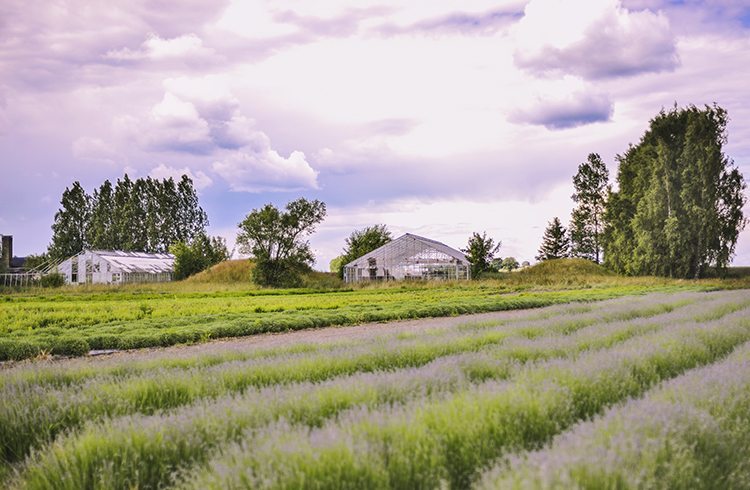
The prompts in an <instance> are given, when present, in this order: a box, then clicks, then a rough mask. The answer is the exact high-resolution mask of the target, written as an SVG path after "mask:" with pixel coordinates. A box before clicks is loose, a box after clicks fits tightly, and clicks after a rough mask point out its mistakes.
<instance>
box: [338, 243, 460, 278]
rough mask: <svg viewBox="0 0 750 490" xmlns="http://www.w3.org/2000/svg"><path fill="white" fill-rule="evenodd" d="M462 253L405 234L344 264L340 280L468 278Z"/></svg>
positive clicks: (440, 244)
mask: <svg viewBox="0 0 750 490" xmlns="http://www.w3.org/2000/svg"><path fill="white" fill-rule="evenodd" d="M469 278H470V272H469V261H468V260H467V259H466V256H465V255H464V254H462V253H461V252H459V251H458V250H455V249H453V248H451V247H449V246H448V245H446V244H444V243H440V242H438V241H435V240H430V239H429V238H424V237H421V236H417V235H412V234H411V233H407V234H405V235H403V236H400V237H399V238H396V239H395V240H393V241H391V242H389V243H387V244H385V245H383V246H382V247H380V248H376V249H375V250H373V251H372V252H370V253H368V254H365V255H363V256H362V257H359V258H358V259H355V260H353V261H351V262H349V263H348V264H345V265H344V281H346V282H348V283H353V282H362V281H389V280H401V279H444V280H446V279H469Z"/></svg>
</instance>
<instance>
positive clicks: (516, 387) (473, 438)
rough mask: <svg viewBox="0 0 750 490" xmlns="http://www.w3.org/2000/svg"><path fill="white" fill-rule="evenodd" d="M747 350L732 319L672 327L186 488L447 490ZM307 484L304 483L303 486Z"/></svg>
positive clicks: (208, 473) (258, 458)
mask: <svg viewBox="0 0 750 490" xmlns="http://www.w3.org/2000/svg"><path fill="white" fill-rule="evenodd" d="M748 340H750V319H748V318H747V316H746V315H745V314H744V312H739V313H737V314H728V315H726V316H725V317H723V318H722V319H720V320H716V321H714V322H711V323H709V324H705V323H704V324H697V323H689V324H678V325H670V326H668V327H666V328H665V329H663V330H661V331H659V332H657V333H655V334H652V335H646V336H643V337H637V338H634V339H631V340H628V341H626V342H624V343H622V344H618V345H616V346H615V347H613V348H612V349H608V350H606V351H601V352H593V353H589V354H584V355H582V356H580V357H579V358H577V359H575V360H564V359H563V360H557V361H552V362H549V363H545V364H544V366H543V367H541V366H540V367H533V366H532V367H530V368H529V369H526V370H522V372H520V373H518V374H517V375H516V376H515V377H514V379H513V381H512V382H496V381H491V382H487V383H483V384H481V385H479V386H477V387H475V388H470V389H468V390H466V391H463V392H459V393H456V394H454V395H451V396H448V397H446V398H444V399H440V400H429V401H424V400H418V401H414V402H411V403H407V404H405V405H403V406H393V407H387V408H377V409H368V408H366V407H365V408H360V409H354V410H352V411H350V412H348V413H347V414H344V415H341V416H339V417H338V418H337V420H335V421H330V422H328V423H326V424H324V425H323V426H322V427H320V428H312V429H310V428H301V427H294V426H292V425H290V424H288V423H284V422H281V423H278V424H276V425H271V426H269V427H264V428H261V429H256V430H249V431H247V432H246V433H245V439H244V440H243V441H242V442H240V443H235V444H233V445H230V446H229V447H228V448H226V449H225V450H224V451H222V454H220V455H218V456H216V457H214V458H213V459H212V461H211V462H210V463H209V464H208V465H206V466H205V467H203V468H201V469H200V470H198V471H196V472H195V473H194V474H193V475H192V476H191V478H190V479H189V480H187V481H186V483H185V485H186V486H188V487H191V488H202V489H203V488H305V487H306V486H307V485H309V484H310V482H314V484H315V486H316V488H344V487H349V488H354V487H356V488H437V487H439V486H441V485H445V484H447V485H449V486H450V487H451V488H465V487H467V486H469V485H470V484H471V483H472V481H473V480H474V478H475V477H476V475H477V472H478V471H479V470H481V469H482V468H483V467H484V466H485V465H487V464H488V463H490V462H491V461H493V460H495V459H496V458H498V457H499V456H502V455H503V454H504V453H507V452H509V451H513V450H517V449H519V448H533V447H536V446H538V445H540V444H542V443H544V442H546V441H548V440H550V439H551V438H552V437H553V436H554V435H555V434H558V433H560V432H562V431H563V430H565V429H566V428H568V427H570V426H571V425H572V424H574V423H575V422H577V421H579V420H582V419H586V418H588V417H591V416H593V415H595V414H597V413H599V412H600V411H601V410H603V409H604V408H606V407H607V406H609V405H611V404H614V403H617V402H619V401H622V400H625V399H627V398H628V397H633V396H639V395H641V394H642V393H644V392H645V391H647V390H648V389H650V388H651V387H652V386H653V385H654V384H656V383H658V382H660V381H662V380H665V379H669V378H672V377H674V376H677V375H679V374H681V373H683V372H685V371H687V370H689V369H692V368H695V367H697V366H701V365H705V364H709V363H711V362H714V361H716V360H717V359H720V358H721V357H723V356H725V355H726V354H728V353H729V352H731V351H732V350H733V349H734V348H735V347H736V346H738V345H740V344H742V343H744V342H747V341H748ZM306 482H307V484H306Z"/></svg>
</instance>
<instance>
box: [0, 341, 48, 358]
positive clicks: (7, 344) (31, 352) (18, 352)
mask: <svg viewBox="0 0 750 490" xmlns="http://www.w3.org/2000/svg"><path fill="white" fill-rule="evenodd" d="M41 350H42V349H41V347H40V346H39V344H37V343H36V342H34V341H33V340H19V339H0V360H2V361H20V360H21V359H29V358H32V357H36V356H37V355H38V354H39V353H40V352H41Z"/></svg>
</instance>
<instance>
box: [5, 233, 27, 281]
mask: <svg viewBox="0 0 750 490" xmlns="http://www.w3.org/2000/svg"><path fill="white" fill-rule="evenodd" d="M25 263H26V257H15V256H13V235H0V270H5V271H7V272H9V273H20V272H23V270H24V264H25Z"/></svg>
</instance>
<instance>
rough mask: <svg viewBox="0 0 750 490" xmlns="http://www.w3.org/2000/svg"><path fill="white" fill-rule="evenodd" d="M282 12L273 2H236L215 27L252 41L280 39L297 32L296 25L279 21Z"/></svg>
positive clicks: (245, 0)
mask: <svg viewBox="0 0 750 490" xmlns="http://www.w3.org/2000/svg"><path fill="white" fill-rule="evenodd" d="M281 12H283V10H282V9H279V8H278V6H277V4H275V3H273V2H264V1H262V0H234V1H232V2H231V4H230V5H229V7H227V8H226V10H224V13H223V14H222V16H221V18H220V19H219V20H218V21H217V22H216V24H215V25H214V27H215V28H218V29H222V30H225V31H228V32H231V33H233V34H236V35H238V36H242V37H246V38H251V39H263V38H269V37H278V36H284V35H287V34H292V33H294V32H297V28H296V27H295V26H294V25H292V24H290V23H287V22H284V21H280V20H279V18H278V16H279V14H280V13H281Z"/></svg>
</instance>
